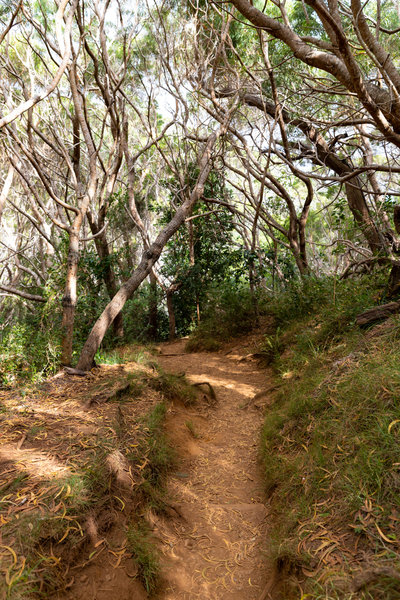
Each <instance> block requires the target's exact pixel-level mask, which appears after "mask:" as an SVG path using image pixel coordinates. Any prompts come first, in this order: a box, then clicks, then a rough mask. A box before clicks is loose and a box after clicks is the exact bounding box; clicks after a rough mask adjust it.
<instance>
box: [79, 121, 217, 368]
mask: <svg viewBox="0 0 400 600" xmlns="http://www.w3.org/2000/svg"><path fill="white" fill-rule="evenodd" d="M225 129H226V126H224V127H221V128H220V129H219V130H218V131H217V132H214V133H212V134H211V135H210V136H209V138H208V140H207V143H206V146H205V149H204V152H203V154H202V157H201V160H200V172H199V176H198V178H197V181H196V184H195V186H194V188H193V190H192V193H191V194H190V196H189V197H188V198H187V199H186V200H185V201H184V202H183V204H182V205H181V206H180V207H179V208H178V209H177V210H176V212H175V214H174V216H173V217H172V219H171V221H170V222H169V223H168V224H167V225H166V226H165V227H164V229H163V230H162V231H161V232H160V233H159V234H158V236H157V238H156V239H155V241H154V242H153V243H152V244H150V246H149V247H148V248H147V249H145V251H144V252H143V254H142V260H141V262H140V264H139V266H138V267H137V268H136V269H135V271H134V272H133V273H132V275H131V277H130V278H129V279H128V281H126V283H124V285H123V286H122V287H121V288H120V289H119V291H118V292H117V293H116V294H115V296H114V298H113V299H112V300H111V302H109V304H108V305H107V306H106V308H105V309H104V311H103V313H102V314H101V315H100V317H99V318H98V320H97V321H96V323H95V325H94V327H93V329H92V331H91V332H90V334H89V337H88V339H87V340H86V342H85V345H84V346H83V349H82V352H81V355H80V358H79V361H78V365H77V368H78V369H80V370H82V371H88V370H89V369H90V368H91V367H92V364H93V359H94V355H95V354H96V352H97V349H98V348H99V346H100V344H101V342H102V341H103V338H104V335H105V333H106V331H107V329H108V328H109V326H110V325H111V323H112V322H113V320H114V319H115V317H116V316H117V314H118V313H119V312H120V311H121V310H122V308H123V306H124V304H125V302H126V301H127V300H128V299H129V298H130V297H131V296H132V294H133V293H134V292H135V291H136V290H137V289H138V287H139V285H140V284H141V283H142V281H143V280H144V279H145V278H146V277H147V275H148V274H149V273H150V270H151V268H152V266H153V265H154V263H155V262H156V261H157V260H158V259H159V257H160V254H161V252H162V250H163V248H164V246H165V244H166V243H167V242H168V240H169V239H170V238H171V237H172V236H173V235H174V233H175V232H176V231H177V230H178V229H179V227H180V226H181V225H182V223H184V221H185V219H186V217H187V216H188V214H189V213H190V211H191V209H192V208H193V206H194V205H195V203H196V202H197V201H198V200H199V199H200V198H201V196H202V194H203V191H204V184H205V182H206V181H207V178H208V175H209V173H210V170H211V166H212V165H211V161H210V159H211V152H212V149H213V147H214V145H215V143H216V141H217V139H218V138H219V136H220V135H222V134H223V133H224V132H225Z"/></svg>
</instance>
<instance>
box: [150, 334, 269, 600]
mask: <svg viewBox="0 0 400 600" xmlns="http://www.w3.org/2000/svg"><path fill="white" fill-rule="evenodd" d="M243 350H244V349H243V347H241V348H239V349H236V350H235V349H232V350H231V351H230V352H229V353H226V352H225V353H207V354H204V353H194V354H184V342H183V341H179V342H176V343H175V344H168V345H165V346H163V348H162V354H161V355H160V356H159V357H158V360H159V361H160V362H161V364H162V366H163V367H164V369H165V370H166V371H172V372H175V373H177V372H184V373H185V375H186V377H187V378H188V379H189V381H190V382H192V383H202V382H208V383H209V384H211V386H212V387H213V389H214V390H215V393H216V401H215V405H214V406H212V407H204V406H203V407H202V406H201V405H200V408H196V409H193V408H190V407H185V406H176V405H175V406H172V407H171V409H170V411H169V413H168V418H167V431H168V433H169V436H170V438H171V440H172V442H173V444H174V446H175V447H176V448H177V449H178V454H179V456H180V457H181V458H180V465H179V471H176V472H175V473H173V474H172V476H171V478H170V480H169V484H168V491H169V497H170V498H171V499H172V501H173V502H174V505H175V506H176V507H177V509H178V512H179V515H178V517H177V518H175V519H172V520H171V519H163V518H158V519H157V520H156V523H155V526H156V530H157V532H158V535H159V536H160V538H161V539H162V541H163V547H162V548H163V554H164V560H163V563H164V573H165V578H166V585H165V586H164V589H163V591H162V592H161V593H160V595H159V596H158V597H159V598H160V600H178V599H182V600H194V599H195V598H199V599H200V598H201V599H204V600H225V599H226V600H228V598H229V600H236V599H237V600H243V599H244V598H246V599H247V600H256V599H258V598H260V597H261V595H262V591H263V589H265V586H266V584H267V583H268V568H267V564H266V558H265V553H264V550H265V547H266V543H267V528H268V512H267V508H266V505H265V498H264V492H263V487H264V486H263V479H262V474H261V467H260V464H259V460H258V456H259V439H260V429H261V426H262V421H263V410H262V408H263V407H264V406H265V401H266V400H265V398H264V397H263V395H262V394H260V392H262V391H263V390H264V389H265V387H266V375H265V372H262V371H260V370H259V369H258V368H257V367H256V365H255V364H254V361H253V360H251V358H250V361H249V360H244V358H245V357H243V355H242V353H243ZM257 395H260V398H257V399H256V400H255V404H256V406H255V405H254V402H252V400H253V399H254V397H255V396H257ZM188 432H189V436H188Z"/></svg>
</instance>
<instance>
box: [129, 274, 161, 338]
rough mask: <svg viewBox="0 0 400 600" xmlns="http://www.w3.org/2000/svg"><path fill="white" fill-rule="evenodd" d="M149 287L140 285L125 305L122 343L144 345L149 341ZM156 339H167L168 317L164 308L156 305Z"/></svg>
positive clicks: (146, 284) (145, 284)
mask: <svg viewBox="0 0 400 600" xmlns="http://www.w3.org/2000/svg"><path fill="white" fill-rule="evenodd" d="M151 293H152V290H151V286H150V285H149V284H148V283H144V284H142V286H141V287H140V289H139V290H138V291H137V292H136V293H135V295H134V296H133V298H131V299H130V300H128V301H127V302H126V304H125V308H124V312H123V318H124V341H125V342H131V343H132V342H141V343H146V342H148V341H149V340H150V339H151V335H150V333H151V332H150V322H149V306H150V301H151ZM157 324H158V339H160V340H165V339H167V338H168V316H167V314H166V311H165V308H164V307H163V306H162V305H161V304H160V303H158V310H157Z"/></svg>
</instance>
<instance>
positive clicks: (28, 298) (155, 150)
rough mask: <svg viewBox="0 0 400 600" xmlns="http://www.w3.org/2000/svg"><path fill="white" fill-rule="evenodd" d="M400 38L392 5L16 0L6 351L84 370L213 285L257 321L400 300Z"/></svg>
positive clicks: (0, 132) (40, 363)
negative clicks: (28, 352)
mask: <svg viewBox="0 0 400 600" xmlns="http://www.w3.org/2000/svg"><path fill="white" fill-rule="evenodd" d="M399 31H400V14H399V6H398V4H397V2H394V1H392V0H387V1H385V2H382V1H381V0H378V1H374V2H367V3H364V4H362V3H361V2H360V1H359V0H351V1H346V2H338V1H337V0H329V1H328V2H324V1H323V0H304V1H302V2H300V1H299V0H291V1H289V2H280V1H279V0H273V1H272V0H270V1H267V2H265V3H262V2H258V1H257V2H253V3H251V2H249V1H248V0H232V1H231V2H218V1H215V2H207V1H203V0H198V1H197V2H191V3H180V2H177V1H175V0H174V1H172V0H166V1H164V2H158V1H155V2H145V1H143V2H139V3H137V4H135V5H132V4H131V3H129V2H125V1H117V0H93V1H92V2H83V1H82V0H63V1H62V2H57V3H56V2H52V1H51V0H49V1H43V0H37V1H28V2H24V3H22V2H19V1H13V0H10V1H9V2H6V3H4V5H3V6H2V8H1V12H0V68H1V77H0V142H1V145H0V177H1V182H0V190H1V191H0V227H1V229H0V232H1V239H0V243H1V246H0V260H1V270H0V292H1V296H0V315H1V331H0V335H1V340H2V341H1V343H2V345H3V346H6V345H7V344H8V345H10V344H11V345H12V344H14V348H17V347H19V346H18V344H23V342H22V340H23V339H30V340H35V344H36V346H37V347H38V348H39V350H38V352H35V356H34V357H33V358H32V361H30V366H29V368H34V369H35V370H36V371H37V372H41V371H43V370H44V371H46V370H49V369H52V368H54V367H55V365H56V364H58V363H59V362H61V363H62V364H65V365H70V364H72V363H73V362H74V363H75V362H76V360H77V359H78V358H79V356H80V358H79V360H78V367H79V368H80V369H83V370H86V369H89V368H90V367H91V365H92V363H93V360H94V357H95V354H96V352H97V351H98V349H99V347H100V345H101V344H102V343H106V344H114V343H118V342H119V341H121V340H124V339H125V340H127V339H128V338H129V336H134V337H136V338H140V339H145V338H146V337H151V338H153V339H154V338H157V337H163V336H164V337H166V336H168V335H169V336H173V335H175V332H176V331H178V332H179V333H180V334H184V333H187V332H188V331H190V330H191V329H192V328H193V327H195V325H196V324H198V323H199V322H200V321H201V319H202V313H203V308H204V309H205V307H206V306H207V303H208V304H209V298H210V297H211V296H212V294H214V293H215V289H216V287H220V289H221V295H223V292H222V288H223V287H224V286H225V288H226V289H227V288H230V289H231V288H232V286H233V288H236V290H237V293H238V294H239V293H240V294H242V293H243V290H244V289H245V288H247V289H248V292H249V294H250V296H251V298H252V299H253V300H252V303H253V308H254V319H255V321H256V320H257V318H258V317H257V315H258V302H259V294H260V292H261V291H262V292H263V293H264V294H270V295H271V294H272V295H273V293H274V291H275V290H276V289H277V288H282V287H285V286H287V285H288V284H290V283H291V282H293V281H296V280H297V279H305V278H309V277H327V276H334V277H336V278H348V277H353V278H354V277H357V276H358V275H359V274H361V273H367V274H371V276H373V273H374V272H375V271H376V270H377V269H381V270H384V272H385V273H386V278H387V283H386V287H385V289H384V291H383V292H384V294H385V295H386V297H387V298H388V299H392V298H396V297H397V295H398V293H399V286H400V262H399V252H400V240H399V237H398V236H399V234H400V216H399V212H400V209H398V202H397V198H398V196H399V186H398V183H397V181H398V173H399V171H400V165H399V148H400V100H399V95H400V72H399V68H398V67H399V56H400V45H399V41H398V35H397V33H398V32H399ZM140 286H141V287H140ZM139 287H140V289H139ZM210 294H211V296H210ZM213 297H214V296H213ZM168 323H169V324H168ZM110 327H111V329H110ZM12 340H14V342H12ZM9 360H10V361H11V362H10V364H14V366H15V368H16V369H17V370H18V369H19V370H20V371H21V370H23V366H22V363H23V361H22V362H21V360H20V359H19V358H18V351H17V350H15V352H14V354H12V356H11V355H10V356H9ZM32 365H34V366H32ZM4 378H5V380H6V379H7V378H6V377H5V376H4Z"/></svg>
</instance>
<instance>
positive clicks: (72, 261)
mask: <svg viewBox="0 0 400 600" xmlns="http://www.w3.org/2000/svg"><path fill="white" fill-rule="evenodd" d="M78 262H79V237H78V235H77V234H76V232H75V231H71V232H70V236H69V249H68V258H67V276H66V280H65V289H64V297H63V299H62V306H63V317H62V324H61V327H62V343H61V364H62V365H70V364H71V359H72V340H73V333H74V322H75V309H76V299H77V294H76V286H77V276H78Z"/></svg>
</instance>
